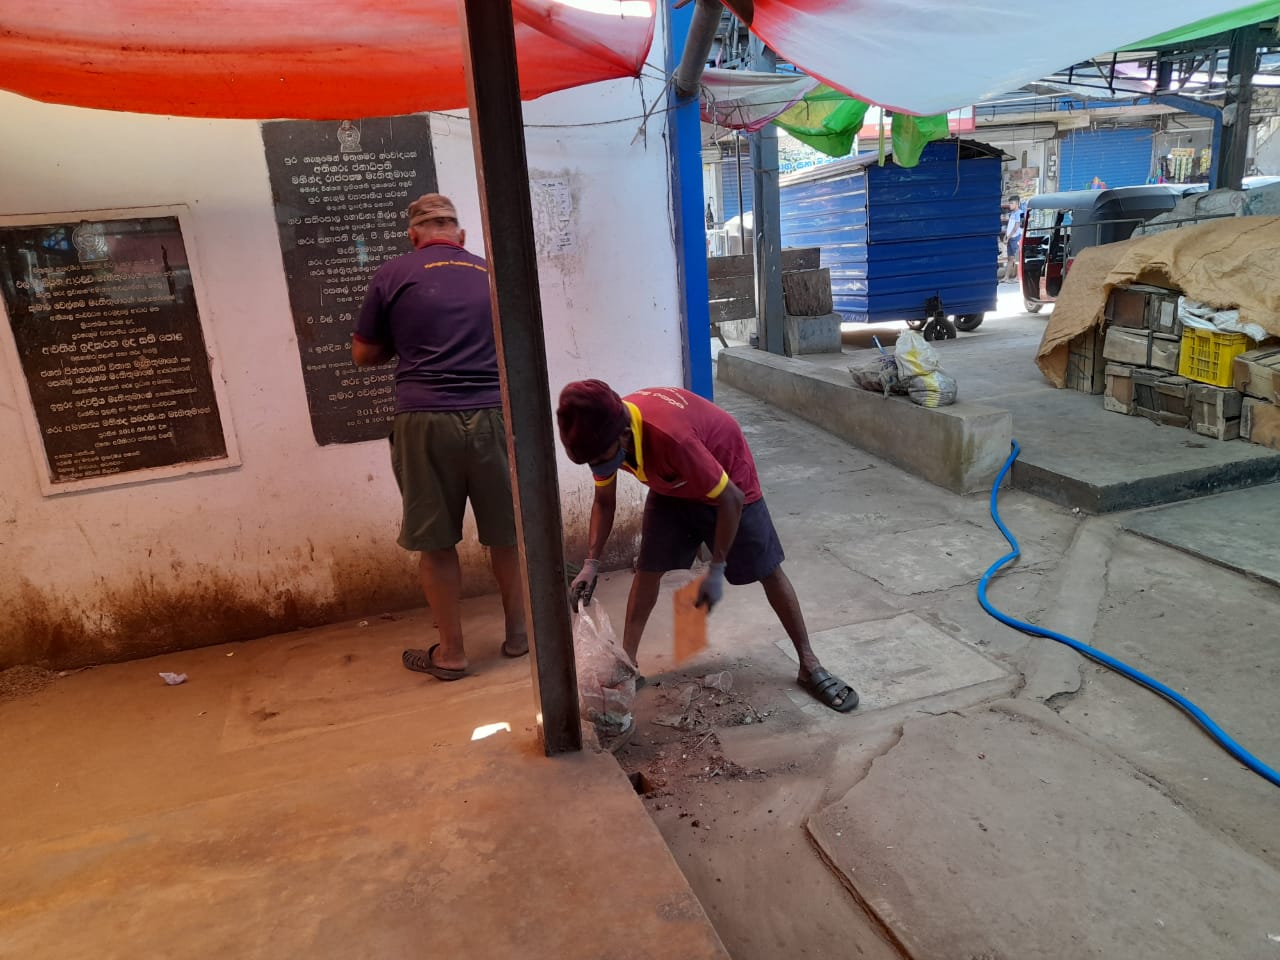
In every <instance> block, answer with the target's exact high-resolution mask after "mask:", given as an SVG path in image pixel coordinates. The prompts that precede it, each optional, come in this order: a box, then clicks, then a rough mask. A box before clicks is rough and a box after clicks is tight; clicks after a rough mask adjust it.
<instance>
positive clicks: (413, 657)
mask: <svg viewBox="0 0 1280 960" xmlns="http://www.w3.org/2000/svg"><path fill="white" fill-rule="evenodd" d="M439 646H440V644H438V643H437V644H435V645H434V646H432V647H431V649H430V650H406V651H405V652H404V653H402V654H401V655H400V660H401V661H402V662H403V663H404V665H405V667H406V668H407V669H409V670H413V671H415V672H417V673H429V674H431V676H433V677H435V678H436V679H437V680H444V681H445V682H450V681H453V680H461V679H462V678H463V677H465V676H466V675H467V671H466V670H454V669H451V668H450V667H442V666H439V665H438V664H437V663H436V661H435V656H434V654H435V652H436V649H437V648H438V647H439Z"/></svg>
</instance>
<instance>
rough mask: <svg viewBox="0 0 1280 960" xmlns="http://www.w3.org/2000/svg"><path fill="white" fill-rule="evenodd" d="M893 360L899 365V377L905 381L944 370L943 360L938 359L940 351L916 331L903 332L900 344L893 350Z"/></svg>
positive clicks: (900, 335) (899, 339)
mask: <svg viewBox="0 0 1280 960" xmlns="http://www.w3.org/2000/svg"><path fill="white" fill-rule="evenodd" d="M893 358H894V360H896V361H897V364H898V376H899V377H901V378H902V379H903V380H910V379H911V378H912V377H922V376H924V375H925V374H928V373H933V372H934V371H935V370H940V369H942V360H941V359H940V358H939V357H938V351H937V350H935V349H933V347H932V346H931V345H930V344H929V341H928V340H926V339H925V338H924V337H922V336H921V335H920V334H918V333H916V332H915V331H914V330H903V331H902V333H900V334H899V335H898V343H897V345H896V346H894V348H893Z"/></svg>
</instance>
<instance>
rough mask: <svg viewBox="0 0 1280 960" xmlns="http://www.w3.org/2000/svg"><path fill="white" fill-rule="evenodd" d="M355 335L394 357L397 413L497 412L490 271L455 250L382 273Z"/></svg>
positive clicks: (435, 248)
mask: <svg viewBox="0 0 1280 960" xmlns="http://www.w3.org/2000/svg"><path fill="white" fill-rule="evenodd" d="M353 335H354V336H355V338H356V339H357V340H362V341H364V342H365V343H371V344H386V345H388V346H390V347H392V348H393V349H394V350H395V352H396V356H397V357H398V358H399V362H398V363H397V365H396V413H409V412H411V411H414V410H480V409H485V408H489V407H500V406H502V391H501V388H500V387H499V384H498V352H497V348H496V347H495V345H494V342H493V311H492V308H491V307H490V303H489V266H488V264H486V263H485V261H484V260H483V259H482V258H481V257H477V256H476V255H475V254H473V253H468V252H467V251H466V250H465V249H464V248H462V247H460V246H459V245H458V244H456V243H450V242H448V241H447V240H435V241H432V242H431V243H429V244H427V246H425V247H423V248H422V249H420V250H414V251H413V252H412V253H406V254H405V255H404V256H402V257H396V258H395V259H394V260H388V261H387V262H386V263H384V264H383V265H382V266H381V267H379V268H378V270H377V272H375V273H374V275H373V279H372V280H371V281H370V282H369V292H368V293H367V294H366V295H365V298H364V305H363V306H362V307H361V308H360V316H359V317H358V318H357V320H356V328H355V332H354V334H353Z"/></svg>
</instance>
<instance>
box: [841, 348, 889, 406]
mask: <svg viewBox="0 0 1280 960" xmlns="http://www.w3.org/2000/svg"><path fill="white" fill-rule="evenodd" d="M849 375H850V376H851V377H853V382H854V383H855V384H856V385H857V386H859V387H861V388H862V389H863V390H874V391H876V392H878V393H883V394H884V395H885V396H886V397H887V396H888V395H889V394H890V392H901V391H899V390H898V387H899V383H898V365H897V363H896V362H895V361H894V358H893V356H892V355H891V354H880V355H879V356H876V357H871V358H870V359H868V360H866V361H864V362H863V363H860V364H858V365H857V366H853V367H850V368H849Z"/></svg>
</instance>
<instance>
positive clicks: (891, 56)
mask: <svg viewBox="0 0 1280 960" xmlns="http://www.w3.org/2000/svg"><path fill="white" fill-rule="evenodd" d="M728 5H729V6H731V7H734V8H735V9H738V10H740V11H741V13H742V15H743V17H744V19H745V18H747V17H748V16H749V18H750V21H751V22H750V24H749V25H750V27H751V32H752V33H754V34H755V35H756V36H758V37H760V39H762V40H763V41H764V42H765V43H767V44H768V45H769V46H770V47H772V48H773V49H774V50H776V51H777V52H778V53H779V54H780V55H781V56H784V57H786V58H787V59H788V60H790V61H791V62H792V63H794V64H795V65H796V66H797V67H799V68H800V69H801V70H803V71H804V72H805V73H808V74H809V75H811V76H814V77H817V78H819V79H820V80H822V81H823V82H825V83H827V84H829V85H830V86H832V87H835V88H836V89H838V90H843V91H844V92H845V93H848V94H850V95H851V96H854V97H857V98H858V99H859V100H865V101H866V102H868V103H877V104H881V105H882V106H885V107H888V108H889V109H891V110H894V111H900V112H903V113H914V114H919V115H930V114H936V113H945V112H947V111H948V110H954V109H957V108H959V107H966V106H969V105H971V104H974V103H979V102H981V101H982V100H983V99H984V98H986V97H990V96H993V95H995V94H1000V93H1005V92H1007V91H1009V90H1016V89H1018V88H1019V87H1021V86H1023V85H1024V84H1027V83H1031V82H1033V81H1036V80H1039V79H1041V78H1043V77H1047V76H1049V75H1051V74H1052V73H1054V72H1055V71H1057V70H1062V69H1065V68H1066V67H1069V66H1071V64H1073V63H1080V62H1082V61H1085V60H1088V59H1089V58H1091V57H1096V56H1099V55H1101V54H1103V53H1106V52H1107V51H1110V50H1117V49H1120V48H1122V47H1125V46H1127V45H1129V44H1133V43H1139V42H1141V41H1142V40H1144V39H1145V38H1147V37H1152V36H1155V35H1156V34H1160V33H1163V32H1165V31H1168V30H1174V29H1176V28H1179V27H1183V26H1186V25H1187V24H1191V23H1193V22H1195V21H1199V20H1202V19H1204V18H1209V17H1213V16H1214V15H1216V14H1222V13H1228V12H1231V11H1234V10H1238V9H1239V8H1241V7H1245V6H1247V5H1246V4H1245V3H1244V2H1242V0H1160V2H1158V3H1151V2H1141V0H1072V2H1070V3H1062V2H1060V0H1018V2H1013V0H971V2H962V0H729V2H728Z"/></svg>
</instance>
